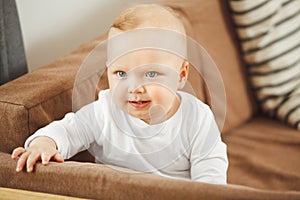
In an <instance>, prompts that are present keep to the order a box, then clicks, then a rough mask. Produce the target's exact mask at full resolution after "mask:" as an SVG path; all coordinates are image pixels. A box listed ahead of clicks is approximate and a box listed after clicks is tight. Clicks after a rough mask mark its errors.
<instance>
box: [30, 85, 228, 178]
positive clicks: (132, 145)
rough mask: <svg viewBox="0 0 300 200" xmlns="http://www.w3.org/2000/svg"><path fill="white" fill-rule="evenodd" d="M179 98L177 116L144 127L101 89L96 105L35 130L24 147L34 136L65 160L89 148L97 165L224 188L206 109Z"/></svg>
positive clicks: (222, 153) (222, 151) (217, 142)
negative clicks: (42, 138)
mask: <svg viewBox="0 0 300 200" xmlns="http://www.w3.org/2000/svg"><path fill="white" fill-rule="evenodd" d="M178 94H179V95H180V96H181V103H180V106H179V108H178V110H177V112H176V113H175V114H174V115H173V116H172V117H171V118H169V119H168V120H166V121H165V122H162V123H160V124H155V125H148V124H147V123H145V122H144V121H142V120H140V119H138V118H134V117H132V116H130V115H129V114H127V113H125V112H123V111H122V110H120V109H118V108H117V107H116V106H115V104H114V103H113V102H112V99H111V97H110V94H109V90H104V91H101V92H100V93H99V98H98V100H97V101H95V102H93V103H91V104H88V105H86V106H84V107H83V108H81V109H80V110H79V111H78V112H76V113H68V114H66V115H65V117H64V118H63V119H62V120H59V121H54V122H52V123H50V124H49V125H47V126H46V127H44V128H41V129H39V130H38V131H37V132H35V133H34V134H33V135H32V136H30V137H29V138H28V139H27V140H26V142H25V148H26V147H28V144H29V143H30V141H32V140H33V139H34V138H35V137H37V136H48V137H50V138H52V139H53V140H54V141H55V142H56V144H57V147H58V151H59V152H60V153H61V154H62V156H63V157H64V158H65V159H68V158H70V157H72V156H73V155H75V154H76V153H78V152H80V151H83V150H85V149H88V150H89V151H90V152H91V153H92V154H93V155H94V156H95V160H96V162H99V163H105V164H110V165H116V166H120V167H125V168H129V169H133V170H136V171H142V172H152V173H154V174H158V175H162V176H167V177H173V178H182V179H187V180H195V181H200V182H207V183H215V184H226V172H227V168H228V159H227V153H226V145H225V144H224V143H223V142H222V141H221V136H220V132H219V130H218V127H217V125H216V123H215V120H214V117H213V114H212V112H211V110H210V109H209V107H208V106H207V105H206V104H204V103H202V102H201V101H200V100H198V99H197V98H196V97H194V96H192V95H190V94H188V93H185V92H178Z"/></svg>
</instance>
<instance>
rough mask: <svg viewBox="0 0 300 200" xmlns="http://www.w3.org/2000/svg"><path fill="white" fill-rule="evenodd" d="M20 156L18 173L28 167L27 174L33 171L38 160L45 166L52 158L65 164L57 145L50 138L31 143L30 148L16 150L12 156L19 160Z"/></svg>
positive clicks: (37, 139) (42, 138)
mask: <svg viewBox="0 0 300 200" xmlns="http://www.w3.org/2000/svg"><path fill="white" fill-rule="evenodd" d="M18 156H20V158H19V160H18V163H17V168H16V171H17V172H20V171H22V169H23V167H24V166H25V163H26V167H27V172H32V171H33V166H34V165H35V163H36V162H37V161H38V160H42V163H43V165H47V164H48V163H49V161H50V159H51V158H53V160H55V161H57V162H64V159H63V157H62V156H61V155H60V153H59V152H58V151H57V149H56V143H55V142H54V141H53V140H52V139H51V138H49V137H44V136H40V137H37V138H35V139H34V140H32V141H31V143H30V145H29V147H28V148H27V149H24V148H23V147H18V148H16V149H15V150H14V151H13V153H12V155H11V158H12V159H14V160H15V159H17V157H18Z"/></svg>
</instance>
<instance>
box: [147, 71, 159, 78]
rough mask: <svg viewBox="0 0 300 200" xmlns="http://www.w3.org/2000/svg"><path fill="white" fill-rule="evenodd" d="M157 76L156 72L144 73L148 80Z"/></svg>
mask: <svg viewBox="0 0 300 200" xmlns="http://www.w3.org/2000/svg"><path fill="white" fill-rule="evenodd" d="M157 75H158V74H157V72H147V73H146V76H147V77H149V78H154V77H156V76H157Z"/></svg>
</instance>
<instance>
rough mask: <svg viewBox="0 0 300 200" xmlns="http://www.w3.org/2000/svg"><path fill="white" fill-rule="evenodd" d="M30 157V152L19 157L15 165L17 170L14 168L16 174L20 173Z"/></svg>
mask: <svg viewBox="0 0 300 200" xmlns="http://www.w3.org/2000/svg"><path fill="white" fill-rule="evenodd" d="M29 155H30V152H28V151H27V152H26V151H25V152H24V153H23V154H22V155H21V157H20V158H19V160H18V163H17V168H16V171H17V172H20V171H22V169H23V167H24V166H25V163H26V161H27V159H28V156H29Z"/></svg>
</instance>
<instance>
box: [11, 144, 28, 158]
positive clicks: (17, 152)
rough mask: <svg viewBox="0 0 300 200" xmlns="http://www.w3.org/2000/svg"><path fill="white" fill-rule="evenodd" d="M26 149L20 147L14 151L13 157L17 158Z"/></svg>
mask: <svg viewBox="0 0 300 200" xmlns="http://www.w3.org/2000/svg"><path fill="white" fill-rule="evenodd" d="M25 151H26V150H25V149H24V148H23V147H18V148H16V149H15V150H14V151H13V152H12V154H11V158H12V159H14V160H15V159H16V158H17V157H18V156H19V155H22V154H23V153H24V152H25Z"/></svg>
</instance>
